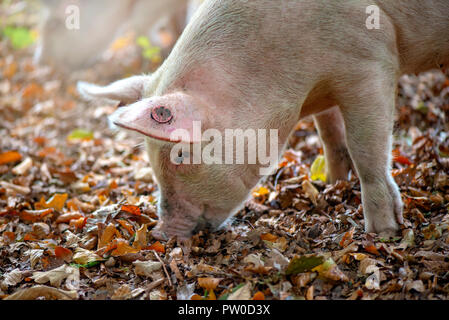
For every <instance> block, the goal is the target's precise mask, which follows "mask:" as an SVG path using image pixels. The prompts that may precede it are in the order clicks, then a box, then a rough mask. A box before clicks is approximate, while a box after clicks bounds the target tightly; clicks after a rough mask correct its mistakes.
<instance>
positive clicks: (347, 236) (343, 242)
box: [340, 228, 355, 248]
mask: <svg viewBox="0 0 449 320" xmlns="http://www.w3.org/2000/svg"><path fill="white" fill-rule="evenodd" d="M354 231H355V228H351V230H349V231H348V232H346V233H345V234H344V235H343V238H341V241H340V246H342V247H343V248H346V247H347V246H348V245H349V244H350V243H351V242H352V241H353V240H352V237H353V236H354Z"/></svg>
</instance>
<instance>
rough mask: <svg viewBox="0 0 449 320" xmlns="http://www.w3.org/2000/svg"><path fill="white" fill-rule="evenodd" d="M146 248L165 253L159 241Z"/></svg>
mask: <svg viewBox="0 0 449 320" xmlns="http://www.w3.org/2000/svg"><path fill="white" fill-rule="evenodd" d="M146 249H147V250H154V251H156V252H160V253H165V246H164V245H163V244H162V243H160V242H159V241H156V242H155V243H153V244H152V245H151V246H149V247H147V248H146Z"/></svg>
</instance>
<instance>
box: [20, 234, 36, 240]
mask: <svg viewBox="0 0 449 320" xmlns="http://www.w3.org/2000/svg"><path fill="white" fill-rule="evenodd" d="M23 240H24V241H37V239H36V238H35V237H34V236H33V235H32V234H31V233H27V234H26V235H25V237H23Z"/></svg>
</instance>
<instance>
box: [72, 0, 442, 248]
mask: <svg viewBox="0 0 449 320" xmlns="http://www.w3.org/2000/svg"><path fill="white" fill-rule="evenodd" d="M372 5H375V6H376V7H375V10H374V11H371V10H372V8H373V7H372ZM372 12H374V13H376V12H377V13H378V22H379V26H378V28H376V27H374V28H372V27H368V26H369V23H368V22H369V21H370V19H371V18H372V17H370V15H371V14H372ZM448 17H449V2H448V1H447V0H427V1H420V0H395V1H391V0H357V1H332V0H278V1H272V0H250V1H241V0H206V1H204V3H203V4H202V5H201V6H200V7H199V9H198V11H197V12H196V13H195V14H194V15H193V17H192V20H191V21H190V23H189V24H188V25H187V27H186V29H185V30H184V32H183V34H182V35H181V37H180V39H179V40H178V42H177V44H176V45H175V47H174V49H173V51H172V53H171V54H170V55H169V56H168V58H167V59H166V60H165V61H164V63H163V64H162V66H161V67H160V68H159V69H158V70H157V71H156V72H154V73H153V74H148V75H139V76H133V77H130V78H126V79H122V80H119V81H116V82H114V83H112V84H110V85H106V86H98V85H94V84H90V83H85V82H80V83H78V91H79V92H80V94H81V95H82V96H83V97H85V98H87V99H110V100H116V101H120V102H121V105H123V106H124V107H122V108H119V109H118V110H117V111H116V113H115V114H114V115H113V117H112V118H113V122H114V123H115V124H116V125H117V126H119V127H121V128H124V129H127V130H131V131H135V132H138V133H140V134H142V135H143V136H144V137H145V141H146V146H147V150H148V154H149V160H150V165H151V166H152V168H153V170H154V174H155V176H156V178H157V181H158V185H159V190H160V194H159V197H158V214H159V216H160V220H159V223H158V225H157V226H156V228H155V229H154V230H153V235H155V236H157V237H160V238H165V237H172V236H177V237H178V238H183V239H184V238H188V237H190V236H191V235H192V233H193V232H195V231H197V230H199V229H201V228H205V227H209V228H219V227H220V226H222V225H223V223H225V222H226V221H228V219H229V218H230V217H232V216H233V215H234V214H235V213H236V212H237V211H238V210H240V209H241V208H242V205H243V203H244V201H245V200H246V199H247V198H248V197H249V195H250V191H251V189H252V188H253V187H254V186H256V185H257V183H258V182H259V181H260V180H261V179H262V177H261V176H260V174H259V172H258V171H257V169H258V168H260V167H261V165H260V164H259V163H256V164H252V165H249V164H231V165H228V164H212V165H207V164H204V163H200V164H186V163H184V161H185V160H186V159H188V158H189V156H191V155H190V154H189V153H188V152H186V153H180V154H179V157H180V159H181V161H179V162H173V161H171V158H170V150H171V149H172V148H173V147H174V145H176V144H177V143H178V142H180V141H181V142H184V143H191V144H192V145H193V144H194V143H202V142H203V141H202V140H199V141H198V140H197V141H194V140H189V139H187V140H186V139H184V138H181V139H179V138H173V136H172V134H171V133H173V132H174V131H176V130H178V129H184V130H186V131H187V132H190V133H191V132H192V131H193V123H194V122H195V121H200V122H201V124H202V129H203V130H206V129H208V128H215V129H216V130H218V131H219V132H225V130H226V129H228V128H242V129H243V130H246V129H254V130H257V129H260V128H265V129H268V128H274V129H277V130H278V138H279V140H278V150H280V151H282V150H284V148H285V146H286V143H287V140H288V138H289V136H290V134H291V133H292V130H293V128H294V127H295V125H296V124H297V122H298V121H299V120H301V119H303V118H305V117H308V116H313V118H314V121H315V123H316V127H317V129H318V132H319V134H320V137H321V140H322V142H323V145H324V153H325V157H326V163H327V169H328V173H329V174H328V178H329V182H330V183H334V182H335V181H337V180H339V179H347V176H348V171H349V170H350V168H351V167H352V166H353V167H354V168H355V171H356V173H357V176H358V177H359V179H360V184H361V193H362V206H363V214H364V227H365V231H366V232H373V233H378V234H381V235H383V236H391V235H394V234H395V233H396V232H397V231H398V230H399V229H400V225H401V224H403V216H402V210H403V204H402V200H401V195H400V192H399V189H398V186H397V184H396V183H395V181H394V179H393V177H392V176H391V172H390V171H391V170H390V168H391V151H392V130H393V123H394V113H395V100H396V96H397V82H398V79H399V77H400V76H401V75H402V74H404V73H418V72H422V71H426V70H429V69H432V68H437V67H444V66H447V65H448V63H449V18H448ZM246 148H248V146H246ZM246 150H247V149H246Z"/></svg>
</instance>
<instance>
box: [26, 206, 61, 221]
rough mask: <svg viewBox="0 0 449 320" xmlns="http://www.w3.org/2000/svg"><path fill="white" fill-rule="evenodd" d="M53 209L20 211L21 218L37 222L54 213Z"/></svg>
mask: <svg viewBox="0 0 449 320" xmlns="http://www.w3.org/2000/svg"><path fill="white" fill-rule="evenodd" d="M53 212H54V210H53V209H44V210H23V211H22V212H20V219H22V220H23V221H28V222H36V221H39V220H42V219H43V218H44V217H45V216H47V215H49V214H51V213H53Z"/></svg>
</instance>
